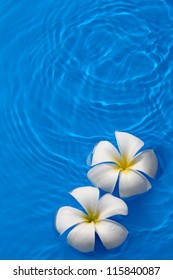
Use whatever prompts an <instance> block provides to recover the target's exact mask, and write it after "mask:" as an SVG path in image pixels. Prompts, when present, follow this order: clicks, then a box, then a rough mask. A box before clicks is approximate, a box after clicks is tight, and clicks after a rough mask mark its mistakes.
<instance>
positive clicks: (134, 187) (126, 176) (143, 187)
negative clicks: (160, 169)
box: [119, 170, 151, 197]
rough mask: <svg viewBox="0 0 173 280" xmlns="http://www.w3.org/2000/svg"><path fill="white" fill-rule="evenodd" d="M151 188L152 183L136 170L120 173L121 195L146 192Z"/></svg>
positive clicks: (126, 195) (127, 195)
mask: <svg viewBox="0 0 173 280" xmlns="http://www.w3.org/2000/svg"><path fill="white" fill-rule="evenodd" d="M150 188H151V184H150V183H149V181H148V180H147V178H145V177H144V176H143V175H142V174H140V173H139V172H137V171H134V170H127V171H124V172H121V173H120V179H119V193H120V196H121V197H129V196H132V195H136V194H140V193H144V192H146V191H148V190H149V189H150Z"/></svg>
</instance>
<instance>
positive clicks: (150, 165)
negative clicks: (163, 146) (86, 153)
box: [87, 131, 158, 197]
mask: <svg viewBox="0 0 173 280" xmlns="http://www.w3.org/2000/svg"><path fill="white" fill-rule="evenodd" d="M115 137H116V140H117V144H118V148H119V151H118V150H117V149H116V148H115V147H114V146H113V145H112V144H111V143H110V142H108V141H101V142H99V143H98V144H97V145H96V147H95V149H94V150H93V154H92V162H91V166H94V167H92V168H91V169H90V170H89V172H88V174H87V176H88V178H89V180H90V181H91V182H92V183H93V185H94V186H96V187H98V188H101V189H103V190H104V191H106V192H110V193H112V192H113V190H114V188H115V185H116V183H117V181H118V178H119V195H120V197H129V196H132V195H136V194H141V193H144V192H146V191H148V190H149V189H150V188H151V184H150V182H149V181H148V180H147V178H146V177H145V176H143V175H142V173H141V172H143V173H145V174H146V175H148V176H149V177H151V178H154V177H155V175H156V172H157V168H158V161H157V157H156V155H155V153H154V151H153V150H151V149H150V150H145V151H143V152H141V153H138V154H137V155H136V153H137V152H138V151H139V150H140V149H141V148H142V147H143V145H144V142H143V141H142V140H140V139H139V138H137V137H135V136H133V135H132V134H129V133H126V132H118V131H116V132H115Z"/></svg>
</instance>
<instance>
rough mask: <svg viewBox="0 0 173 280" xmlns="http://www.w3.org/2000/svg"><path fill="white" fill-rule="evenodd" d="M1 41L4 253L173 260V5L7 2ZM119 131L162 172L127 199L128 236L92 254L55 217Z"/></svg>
mask: <svg viewBox="0 0 173 280" xmlns="http://www.w3.org/2000/svg"><path fill="white" fill-rule="evenodd" d="M0 46H1V47H0V120H1V125H0V204H1V214H0V244H1V246H0V259H115V260H116V259H173V250H172V249H171V248H172V246H173V160H172V158H173V2H172V1H171V0H153V1H151V0H142V1H138V0H130V1H126V0H123V1H118V0H117V1H113V0H104V1H103V0H95V1H93V0H82V1H81V0H73V1H71V0H57V1H55V0H47V1H46V0H37V1H35V0H23V1H14V0H1V1H0ZM115 130H119V131H126V132H130V133H132V134H134V135H135V136H137V137H139V138H141V139H142V140H143V141H144V142H145V148H153V149H154V150H155V151H156V153H157V156H158V158H159V171H158V173H157V176H156V179H155V180H153V181H152V186H153V188H152V189H151V190H150V191H149V192H148V193H146V194H144V195H141V196H139V197H136V198H133V199H129V200H126V202H127V204H128V207H129V215H128V217H123V218H122V219H121V223H122V224H123V225H124V226H125V227H126V228H127V229H128V230H129V236H128V238H127V240H126V242H125V243H124V244H123V245H122V246H120V247H119V248H117V249H114V250H110V251H107V250H106V249H104V248H103V247H102V245H101V244H100V242H99V240H97V244H96V249H95V252H94V253H91V254H83V253H80V252H78V251H76V250H75V249H73V248H72V247H70V246H69V245H68V244H67V243H66V236H67V234H64V235H62V236H61V237H59V234H58V232H57V231H56V229H55V226H54V223H55V215H56V212H57V210H58V209H59V207H61V206H66V205H69V206H77V204H76V203H75V201H74V199H72V198H71V197H70V195H69V194H68V192H69V191H71V190H72V189H74V188H76V187H79V186H83V185H89V184H90V183H89V181H88V180H87V178H86V173H87V171H88V169H89V167H88V166H87V164H86V158H87V156H88V154H89V153H90V151H91V150H92V149H93V147H94V145H95V144H96V143H97V142H98V141H100V140H108V141H110V142H112V143H113V144H115V139H114V131H115Z"/></svg>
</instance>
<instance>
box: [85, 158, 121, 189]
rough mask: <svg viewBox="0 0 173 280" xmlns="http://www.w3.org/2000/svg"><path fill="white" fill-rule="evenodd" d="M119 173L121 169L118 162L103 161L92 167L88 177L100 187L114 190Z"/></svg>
mask: <svg viewBox="0 0 173 280" xmlns="http://www.w3.org/2000/svg"><path fill="white" fill-rule="evenodd" d="M118 175H119V169H118V168H117V165H116V164H111V163H103V164H99V165H96V166H94V167H93V168H91V169H90V170H89V171H88V173H87V177H88V179H89V180H90V181H91V182H92V183H93V184H94V185H95V186H96V187H97V188H100V189H103V190H104V191H106V192H113V190H114V188H115V184H116V182H117V179H118Z"/></svg>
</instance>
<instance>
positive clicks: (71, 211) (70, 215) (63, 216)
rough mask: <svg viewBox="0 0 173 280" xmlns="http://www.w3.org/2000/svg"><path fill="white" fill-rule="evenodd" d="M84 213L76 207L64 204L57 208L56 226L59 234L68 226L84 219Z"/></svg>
mask: <svg viewBox="0 0 173 280" xmlns="http://www.w3.org/2000/svg"><path fill="white" fill-rule="evenodd" d="M84 215H85V214H84V213H83V212H82V211H80V210H78V209H76V208H73V207H69V206H65V207H61V208H60V209H59V210H58V213H57V215H56V228H57V230H58V231H59V233H60V234H62V233H63V232H64V231H66V230H67V229H68V228H70V227H72V226H74V225H76V224H78V223H81V222H83V221H84Z"/></svg>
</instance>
